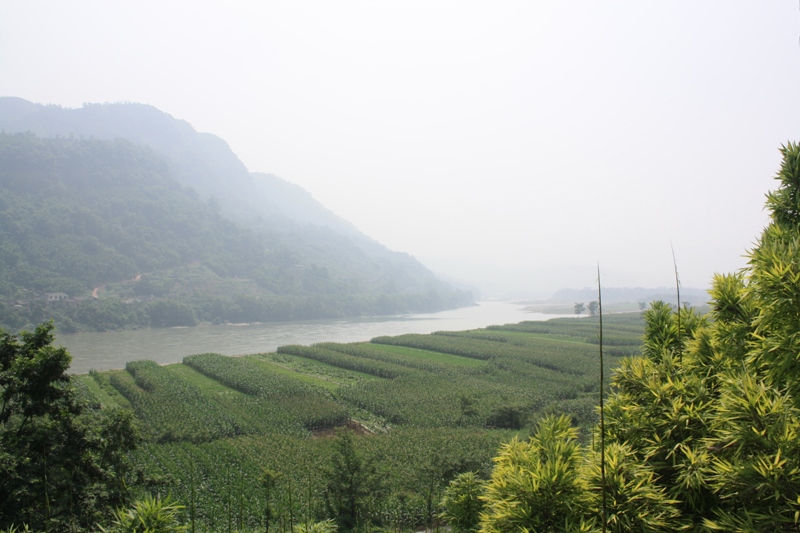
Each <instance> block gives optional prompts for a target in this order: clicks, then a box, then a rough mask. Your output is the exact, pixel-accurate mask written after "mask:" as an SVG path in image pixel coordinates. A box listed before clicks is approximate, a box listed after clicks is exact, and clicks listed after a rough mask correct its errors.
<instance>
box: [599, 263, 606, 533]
mask: <svg viewBox="0 0 800 533" xmlns="http://www.w3.org/2000/svg"><path fill="white" fill-rule="evenodd" d="M597 307H598V313H599V315H600V490H601V491H602V494H603V517H602V519H603V533H606V424H605V414H604V412H603V381H604V380H603V378H604V376H603V374H604V372H603V291H602V289H601V288H600V263H597Z"/></svg>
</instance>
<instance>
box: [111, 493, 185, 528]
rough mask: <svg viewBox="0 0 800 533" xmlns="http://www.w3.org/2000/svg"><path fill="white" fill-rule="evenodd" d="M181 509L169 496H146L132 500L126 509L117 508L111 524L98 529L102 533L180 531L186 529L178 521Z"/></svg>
mask: <svg viewBox="0 0 800 533" xmlns="http://www.w3.org/2000/svg"><path fill="white" fill-rule="evenodd" d="M182 509H183V506H182V505H179V504H178V503H177V502H175V501H173V500H172V499H170V498H169V497H167V498H164V499H161V498H159V497H153V496H147V497H145V498H143V499H141V500H137V501H135V502H133V505H132V506H131V507H130V508H128V509H117V510H116V511H115V512H114V517H113V521H112V523H111V526H110V527H108V528H104V527H102V526H101V527H100V530H101V531H102V532H103V533H180V532H181V531H186V530H187V529H188V527H187V526H184V525H181V524H180V521H179V516H180V515H179V513H180V511H181V510H182Z"/></svg>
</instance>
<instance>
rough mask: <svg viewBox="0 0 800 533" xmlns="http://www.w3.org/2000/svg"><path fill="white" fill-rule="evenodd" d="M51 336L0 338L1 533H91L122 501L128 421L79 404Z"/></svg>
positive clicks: (46, 331)
mask: <svg viewBox="0 0 800 533" xmlns="http://www.w3.org/2000/svg"><path fill="white" fill-rule="evenodd" d="M52 329H53V325H52V323H49V324H42V325H40V326H38V327H37V328H36V330H35V331H34V332H32V333H29V332H25V331H23V332H22V333H20V334H19V336H14V335H10V334H8V333H6V332H5V331H3V330H0V390H1V391H2V394H0V401H2V407H1V408H0V529H1V528H9V527H11V526H12V525H14V524H17V525H21V524H23V523H24V524H27V525H29V526H31V527H33V528H34V529H38V530H65V529H68V528H71V527H73V526H78V527H89V526H94V524H95V523H96V522H97V521H98V520H100V519H102V518H103V517H104V516H106V515H107V514H108V513H109V512H110V510H111V509H112V508H113V507H114V506H118V505H120V504H123V503H124V502H125V501H126V498H127V495H128V491H127V488H126V483H125V476H126V474H127V473H128V463H127V460H126V455H127V453H128V452H129V451H130V450H132V449H133V448H134V447H135V445H136V442H137V440H138V436H137V432H136V430H135V428H134V426H133V415H132V413H130V412H127V411H119V410H110V411H99V410H93V409H90V408H89V407H88V406H87V405H86V404H84V403H83V402H82V401H80V400H79V399H78V397H77V395H76V392H75V389H74V387H73V386H72V384H71V380H70V376H69V375H68V374H67V373H66V372H67V369H68V368H69V364H70V361H71V357H70V356H69V354H68V353H67V352H66V350H64V349H63V348H55V347H53V346H52V343H53V334H52Z"/></svg>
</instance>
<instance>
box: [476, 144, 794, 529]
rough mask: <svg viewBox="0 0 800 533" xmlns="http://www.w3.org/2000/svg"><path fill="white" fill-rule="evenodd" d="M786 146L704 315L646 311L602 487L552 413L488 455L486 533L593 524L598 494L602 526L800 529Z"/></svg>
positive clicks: (615, 385) (611, 403) (627, 367)
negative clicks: (732, 267) (764, 215)
mask: <svg viewBox="0 0 800 533" xmlns="http://www.w3.org/2000/svg"><path fill="white" fill-rule="evenodd" d="M781 153H782V154H783V163H782V165H781V169H780V171H779V172H778V175H777V180H778V181H779V185H778V188H777V189H776V190H775V191H773V192H772V193H770V194H769V195H768V199H767V208H768V209H769V210H770V212H771V222H770V224H769V225H768V227H767V228H766V229H765V230H764V232H763V233H762V235H761V237H760V239H759V240H758V243H757V245H756V246H755V248H754V249H753V250H752V251H751V252H749V254H748V257H749V266H748V267H747V268H745V269H744V270H742V271H741V272H737V273H733V274H724V275H722V274H720V275H716V276H715V277H714V281H713V288H712V289H711V291H710V294H711V312H710V314H709V315H708V316H700V315H698V314H697V313H696V312H695V311H694V310H693V309H691V308H688V307H684V308H682V309H674V308H672V307H671V306H670V305H668V304H665V303H663V302H655V303H654V304H652V305H651V307H650V309H648V310H647V311H646V312H645V321H646V327H645V339H644V348H643V353H642V355H641V356H639V357H633V358H628V359H625V360H623V362H622V363H621V365H620V367H619V369H618V370H617V371H616V373H615V375H614V377H613V379H612V390H611V394H610V397H609V399H608V401H607V402H606V406H605V427H606V442H607V443H608V445H607V447H606V451H605V462H606V470H607V482H606V486H605V489H603V487H602V485H601V482H600V476H599V475H598V470H599V466H598V464H599V456H598V453H597V452H596V450H595V449H593V448H586V447H580V446H579V444H578V443H577V441H576V440H575V436H574V434H573V433H572V432H571V431H572V430H570V428H569V424H568V422H565V421H564V420H561V421H559V420H558V419H546V420H545V421H543V422H542V423H541V424H540V426H539V428H538V432H537V434H536V435H535V436H534V437H533V438H532V439H531V440H530V442H529V443H522V442H518V441H515V442H512V443H511V444H509V445H507V446H506V447H505V448H504V449H503V450H502V451H501V454H500V456H499V457H498V458H497V459H496V461H497V465H496V466H495V471H494V475H493V477H492V479H491V480H490V482H489V483H488V485H487V489H486V492H485V493H484V499H485V501H486V510H485V511H484V513H483V515H482V522H481V524H482V531H485V532H487V533H488V532H491V531H500V530H504V527H503V524H513V527H514V528H515V529H520V530H522V529H523V528H529V529H530V530H535V531H600V530H601V529H602V524H601V513H600V506H601V504H600V497H599V496H600V495H601V494H602V491H603V490H605V493H606V496H607V500H608V509H607V523H606V527H607V530H608V531H620V532H622V531H649V532H656V531H690V532H711V531H730V532H742V533H744V532H757V531H797V530H798V529H800V146H799V145H798V144H797V143H789V144H787V145H786V146H784V147H782V148H781ZM596 431H597V430H596ZM598 440H599V439H594V441H595V442H597V441H598ZM576 457H581V459H580V460H578V459H577V458H576ZM577 472H580V473H577Z"/></svg>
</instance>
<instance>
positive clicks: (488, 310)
mask: <svg viewBox="0 0 800 533" xmlns="http://www.w3.org/2000/svg"><path fill="white" fill-rule="evenodd" d="M523 307H524V306H523V305H521V304H514V303H507V302H479V304H478V305H475V306H472V307H464V308H461V309H453V310H449V311H440V312H438V313H421V314H412V315H399V316H389V317H374V318H351V319H340V320H312V321H299V322H265V323H257V324H239V325H232V324H226V325H219V326H214V325H208V324H202V325H199V326H196V327H193V328H164V329H140V330H132V331H107V332H102V333H76V334H74V335H58V336H57V338H56V343H55V344H56V345H61V346H64V347H65V348H66V349H67V350H68V351H69V353H70V354H71V355H72V366H71V367H70V372H72V373H76V374H82V373H86V372H88V371H89V370H90V369H95V370H110V369H114V368H124V367H125V363H126V362H128V361H136V360H139V359H152V360H153V361H156V362H157V363H160V364H167V363H177V362H180V361H181V360H182V359H183V358H184V357H185V356H187V355H192V354H196V353H205V352H214V353H220V354H223V355H244V354H248V353H260V352H274V351H275V349H276V348H278V346H283V345H286V344H304V345H309V344H313V343H315V342H358V341H368V340H370V339H372V338H373V337H378V336H380V335H401V334H403V333H432V332H434V331H442V330H449V331H461V330H465V329H474V328H482V327H486V326H490V325H495V324H510V323H517V322H522V321H523V320H548V319H550V318H556V317H559V316H566V315H547V314H542V313H528V312H525V311H523V310H522V309H523Z"/></svg>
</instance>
